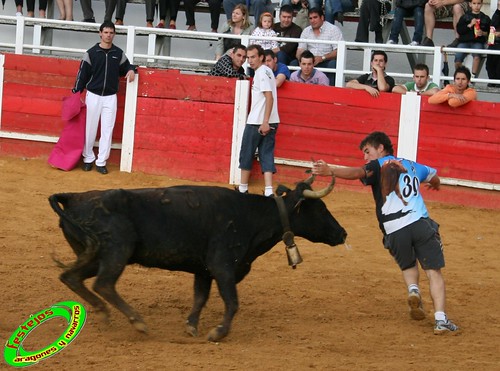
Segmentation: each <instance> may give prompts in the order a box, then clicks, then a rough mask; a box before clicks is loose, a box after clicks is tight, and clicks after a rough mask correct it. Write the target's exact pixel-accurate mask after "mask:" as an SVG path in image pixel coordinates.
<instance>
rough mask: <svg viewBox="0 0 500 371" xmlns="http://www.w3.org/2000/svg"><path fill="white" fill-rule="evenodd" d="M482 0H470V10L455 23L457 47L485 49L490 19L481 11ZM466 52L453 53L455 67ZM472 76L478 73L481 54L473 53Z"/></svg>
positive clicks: (462, 59) (458, 65)
mask: <svg viewBox="0 0 500 371" xmlns="http://www.w3.org/2000/svg"><path fill="white" fill-rule="evenodd" d="M482 5H483V0H472V1H471V2H470V4H469V6H470V8H471V10H469V11H467V12H466V13H465V14H464V15H463V16H462V17H461V18H460V19H459V21H458V23H457V32H458V35H459V36H458V45H457V47H458V48H465V49H485V48H486V41H487V40H488V33H489V31H490V24H491V19H490V17H488V16H487V15H486V14H484V13H483V12H482V11H481V6H482ZM467 55H468V53H462V52H458V53H456V54H455V68H458V67H460V66H461V65H462V63H463V61H464V59H465V57H466V56H467ZM473 57H474V59H473V61H472V77H477V75H478V74H479V64H480V62H481V58H482V55H481V54H473Z"/></svg>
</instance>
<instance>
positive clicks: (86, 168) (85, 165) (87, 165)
mask: <svg viewBox="0 0 500 371" xmlns="http://www.w3.org/2000/svg"><path fill="white" fill-rule="evenodd" d="M82 170H83V171H90V170H92V162H84V163H83V166H82Z"/></svg>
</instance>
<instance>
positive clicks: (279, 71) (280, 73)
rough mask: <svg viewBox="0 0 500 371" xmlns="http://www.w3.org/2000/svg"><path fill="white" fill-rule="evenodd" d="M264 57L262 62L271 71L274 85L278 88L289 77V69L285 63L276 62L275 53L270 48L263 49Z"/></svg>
mask: <svg viewBox="0 0 500 371" xmlns="http://www.w3.org/2000/svg"><path fill="white" fill-rule="evenodd" d="M264 58H265V59H264V63H265V65H266V66H267V67H269V68H270V69H271V70H272V71H273V73H274V77H275V78H276V87H277V88H279V87H280V86H281V85H283V83H284V82H285V81H286V80H289V79H290V70H289V69H288V67H287V65H286V64H283V63H280V62H278V58H277V57H276V54H274V52H273V51H272V50H271V49H267V50H264Z"/></svg>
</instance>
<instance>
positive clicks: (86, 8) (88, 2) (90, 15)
mask: <svg viewBox="0 0 500 371" xmlns="http://www.w3.org/2000/svg"><path fill="white" fill-rule="evenodd" d="M80 6H81V7H82V13H83V22H89V23H95V18H94V11H93V10H92V0H80Z"/></svg>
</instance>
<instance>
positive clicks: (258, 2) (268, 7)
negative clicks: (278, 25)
mask: <svg viewBox="0 0 500 371" xmlns="http://www.w3.org/2000/svg"><path fill="white" fill-rule="evenodd" d="M244 4H246V5H247V6H248V10H249V11H250V10H251V13H252V14H253V16H254V18H255V21H256V22H255V23H257V21H258V20H259V19H260V15H261V14H262V13H265V12H269V13H272V12H273V11H274V6H273V5H272V3H271V0H222V6H223V8H224V12H225V13H226V17H227V20H228V21H229V20H230V19H231V18H232V14H233V10H234V9H236V6H238V5H244Z"/></svg>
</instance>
